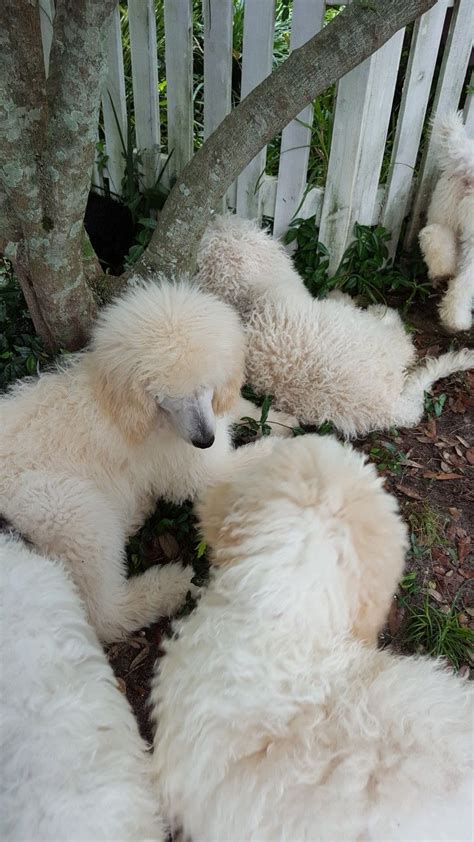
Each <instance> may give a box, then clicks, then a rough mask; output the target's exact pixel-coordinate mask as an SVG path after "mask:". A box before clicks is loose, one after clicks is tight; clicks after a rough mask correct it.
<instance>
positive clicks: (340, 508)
mask: <svg viewBox="0 0 474 842" xmlns="http://www.w3.org/2000/svg"><path fill="white" fill-rule="evenodd" d="M259 447H260V445H259V444H257V445H255V447H254V456H255V457H257V456H258V450H259ZM265 447H267V445H266V443H265ZM200 516H201V524H202V530H203V535H204V538H205V540H206V541H207V542H208V544H209V545H210V546H211V548H212V553H213V560H214V562H215V564H216V565H217V567H216V571H215V573H214V576H213V578H212V580H211V583H210V586H209V589H208V590H207V592H206V593H205V594H204V595H203V597H202V599H201V602H200V603H199V605H198V607H197V609H196V611H195V612H194V614H192V615H191V616H190V617H188V618H186V619H185V620H183V621H181V622H180V623H178V624H177V625H176V627H175V628H176V635H175V637H174V638H173V639H172V640H171V641H169V643H168V644H167V651H166V654H165V656H164V657H163V659H162V661H161V662H160V665H159V670H158V673H157V676H156V678H155V683H154V689H153V694H152V701H153V704H154V715H155V719H156V723H157V730H156V736H155V751H154V755H153V766H154V771H155V778H156V783H155V785H156V792H157V796H158V797H159V798H161V797H163V805H164V809H165V812H166V814H167V815H168V817H169V818H170V819H171V821H172V823H173V824H174V825H175V826H181V827H182V828H183V830H184V834H185V836H188V837H189V838H191V839H193V840H194V842H201V840H205V842H221V840H226V842H242V840H246V842H279V841H280V840H281V842H295V841H296V840H298V842H299V841H300V840H307V842H310V841H311V842H340V840H344V842H360V840H384V842H385V840H399V842H402V840H403V842H406V840H412V842H413V840H426V842H428V840H429V842H433V840H454V839H456V840H461V839H462V840H468V839H470V838H471V833H472V790H471V786H472V752H471V747H472V690H471V688H470V687H469V686H468V684H467V683H465V682H463V681H461V680H459V679H457V678H455V677H454V676H453V675H451V674H449V672H448V671H447V670H446V669H445V667H444V665H442V664H437V663H436V662H434V661H432V660H430V659H424V658H404V657H397V656H394V655H392V654H391V653H390V652H389V651H387V650H385V651H379V650H377V648H376V636H377V632H378V630H379V629H380V627H381V625H382V623H383V621H384V618H385V616H386V614H387V612H388V609H389V605H390V601H391V598H392V594H393V592H394V590H395V588H396V584H397V581H398V579H399V577H400V574H401V572H402V569H403V563H404V553H405V550H406V547H407V533H406V529H405V526H404V525H403V523H402V521H401V519H400V516H399V514H398V511H397V504H396V501H395V498H394V497H392V496H391V495H389V494H387V492H386V491H384V489H383V484H382V480H381V479H380V478H378V477H377V475H376V471H375V469H374V467H373V466H371V465H368V464H364V460H363V458H362V456H361V455H360V454H358V453H356V452H355V451H354V450H352V449H351V448H349V447H347V446H346V447H344V446H343V445H341V444H339V443H338V442H337V441H335V440H333V439H330V438H328V437H323V438H318V437H315V436H314V437H313V436H311V437H304V438H301V439H295V440H293V441H286V442H283V441H275V442H273V446H272V447H271V452H270V453H268V452H266V451H265V455H263V456H262V458H261V460H260V461H258V460H257V459H255V460H254V462H253V464H252V465H247V466H246V467H245V468H241V469H239V467H238V464H236V467H235V469H234V472H233V474H229V478H228V481H226V482H222V483H218V484H217V485H216V486H215V487H213V488H211V489H210V490H209V491H208V493H207V495H206V496H205V499H204V501H203V503H202V505H201V507H200Z"/></svg>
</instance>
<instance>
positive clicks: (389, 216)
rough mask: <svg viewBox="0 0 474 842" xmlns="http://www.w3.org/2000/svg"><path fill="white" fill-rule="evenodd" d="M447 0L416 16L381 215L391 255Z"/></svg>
mask: <svg viewBox="0 0 474 842" xmlns="http://www.w3.org/2000/svg"><path fill="white" fill-rule="evenodd" d="M448 2H449V0H438V3H437V4H436V5H435V6H433V8H432V9H430V10H429V11H428V12H426V14H424V15H423V16H422V17H421V18H420V19H419V20H417V22H416V24H415V27H414V31H413V39H412V44H411V48H410V56H409V59H408V66H407V71H406V76H405V82H404V85H403V93H402V101H401V104H400V112H399V116H398V122H397V130H396V134H395V142H394V145H393V152H392V160H391V162H390V172H389V176H388V180H387V188H386V191H385V197H384V204H383V208H382V217H381V223H382V225H383V226H384V227H385V228H386V229H387V230H388V231H389V232H390V234H391V240H390V243H389V251H390V254H391V256H392V257H393V255H394V254H395V251H396V247H397V243H398V240H399V237H400V231H401V227H402V223H403V220H404V218H405V216H406V214H407V211H408V203H409V199H410V190H411V186H412V181H413V174H414V169H415V164H416V159H417V156H418V149H419V146H420V139H421V133H422V130H423V123H424V120H425V114H426V109H427V106H428V97H429V95H430V89H431V82H432V79H433V74H434V70H435V66H436V58H437V55H438V48H439V43H440V40H441V34H442V32H443V25H444V21H445V17H446V10H447V7H448Z"/></svg>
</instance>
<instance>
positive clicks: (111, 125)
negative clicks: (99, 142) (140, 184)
mask: <svg viewBox="0 0 474 842" xmlns="http://www.w3.org/2000/svg"><path fill="white" fill-rule="evenodd" d="M102 113H103V116H104V131H105V146H106V149H107V155H108V156H109V158H108V161H107V173H108V177H109V182H110V189H111V191H113V192H114V193H118V194H120V193H121V187H122V179H123V175H124V172H125V159H124V148H126V145H127V105H126V100H125V77H124V72H123V53H122V35H121V29H120V13H119V9H118V6H117V7H116V8H115V10H114V12H113V14H112V18H111V22H110V28H109V32H108V35H107V74H106V78H105V81H104V86H103V90H102Z"/></svg>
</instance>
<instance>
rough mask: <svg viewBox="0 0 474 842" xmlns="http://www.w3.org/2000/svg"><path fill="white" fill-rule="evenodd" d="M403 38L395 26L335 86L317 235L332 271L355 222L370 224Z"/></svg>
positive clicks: (350, 235)
mask: <svg viewBox="0 0 474 842" xmlns="http://www.w3.org/2000/svg"><path fill="white" fill-rule="evenodd" d="M402 43H403V31H400V32H397V33H396V35H394V36H393V38H391V39H390V41H388V42H387V43H386V44H385V45H384V46H383V47H382V48H381V49H380V50H378V51H377V52H376V53H374V55H372V56H370V57H369V58H368V59H366V60H365V61H364V62H363V63H362V64H360V65H359V66H358V67H356V68H355V69H354V70H352V71H351V72H350V73H348V74H347V75H346V76H344V77H343V78H342V79H341V81H340V83H339V86H338V93H337V103H336V113H335V118H334V128H333V139H332V145H331V153H330V157H329V167H328V174H327V182H326V189H325V193H324V203H323V209H322V214H321V227H320V232H319V238H320V240H321V242H322V243H324V245H326V246H327V247H328V248H329V246H330V251H331V263H330V272H332V273H333V272H335V271H336V269H337V267H338V265H339V263H340V260H341V258H342V255H343V254H344V251H345V249H346V247H347V245H348V243H349V242H350V240H351V239H352V234H353V229H354V223H355V222H360V223H362V224H367V225H368V224H372V220H373V217H374V208H375V204H376V200H377V189H378V183H379V177H380V168H381V165H382V159H383V152H384V146H385V140H386V136H387V129H388V124H389V119H390V111H391V107H392V101H393V93H394V90H395V83H396V76H397V69H398V63H399V60H400V53H401V48H402Z"/></svg>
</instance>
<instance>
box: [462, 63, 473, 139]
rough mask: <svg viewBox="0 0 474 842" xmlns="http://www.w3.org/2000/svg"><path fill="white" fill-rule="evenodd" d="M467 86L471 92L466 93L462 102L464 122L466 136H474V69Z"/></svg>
mask: <svg viewBox="0 0 474 842" xmlns="http://www.w3.org/2000/svg"><path fill="white" fill-rule="evenodd" d="M469 87H470V90H471V92H470V93H469V94H468V95H467V97H466V102H465V104H464V123H465V125H466V131H467V134H468V136H469V137H472V138H474V71H473V72H472V73H471V79H470V82H469Z"/></svg>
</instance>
